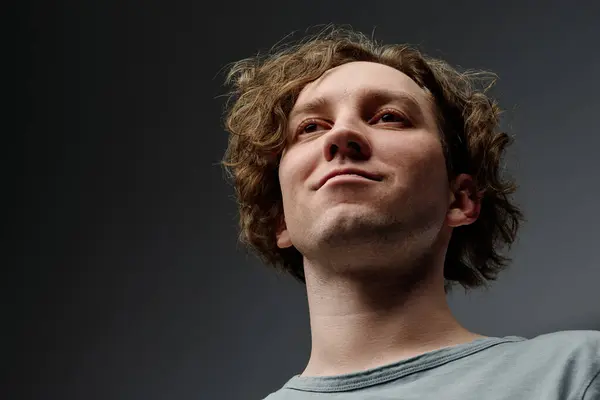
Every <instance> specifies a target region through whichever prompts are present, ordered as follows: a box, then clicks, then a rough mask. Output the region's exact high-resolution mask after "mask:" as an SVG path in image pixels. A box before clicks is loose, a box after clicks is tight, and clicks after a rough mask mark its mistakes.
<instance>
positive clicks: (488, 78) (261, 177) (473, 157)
mask: <svg viewBox="0 0 600 400" xmlns="http://www.w3.org/2000/svg"><path fill="white" fill-rule="evenodd" d="M353 61H369V62H375V63H380V64H384V65H387V66H390V67H393V68H396V69H397V70H399V71H401V72H403V73H404V74H406V75H408V76H409V77H410V78H411V79H413V80H414V81H415V82H416V83H417V84H418V85H419V86H420V87H421V88H423V89H424V90H426V91H428V92H429V93H430V95H431V96H432V98H433V100H434V103H435V109H436V119H437V122H438V127H439V129H440V136H441V142H442V146H443V149H444V155H445V159H446V167H447V172H448V179H449V180H451V179H453V178H454V177H456V176H457V175H458V174H461V173H467V174H470V175H471V176H473V178H474V180H475V184H476V188H477V191H478V192H481V193H483V197H482V206H481V212H480V216H479V218H478V219H477V220H476V221H475V222H474V223H472V224H471V225H467V226H461V227H458V228H454V230H453V233H452V237H451V240H450V243H449V245H448V251H447V254H446V259H445V262H444V278H445V288H446V291H448V290H449V289H450V288H451V287H452V286H453V285H454V284H455V283H459V284H461V285H462V286H463V287H464V288H465V289H468V288H474V287H478V286H487V285H488V283H489V281H491V280H495V279H496V278H497V275H498V273H499V272H500V271H501V270H503V269H504V268H505V267H506V266H507V265H508V263H509V261H510V258H508V257H507V256H506V255H503V254H501V249H502V248H503V247H510V245H511V244H512V243H513V242H514V240H515V239H516V234H517V230H518V228H519V225H520V223H521V222H522V220H523V215H522V212H521V210H520V209H519V207H518V206H517V205H515V204H514V202H513V201H512V200H511V199H510V198H509V196H510V195H511V194H513V193H514V192H515V190H516V185H515V183H514V182H513V181H511V180H508V179H506V178H503V177H501V172H502V171H501V167H500V163H501V159H502V156H503V153H504V150H505V148H506V147H507V146H508V145H509V144H510V143H511V141H512V139H511V138H510V137H509V136H508V135H507V134H506V133H504V132H499V116H500V113H501V110H500V109H499V107H498V105H497V103H496V101H495V100H493V99H492V98H490V97H489V96H488V94H487V92H488V89H489V88H490V87H491V86H492V85H493V83H494V82H495V75H494V74H490V73H486V72H473V71H466V72H459V71H458V70H457V69H455V68H453V67H452V66H450V65H449V64H448V63H447V62H445V61H443V60H439V59H435V58H431V57H428V56H425V55H424V54H422V53H421V52H420V51H419V50H417V49H416V48H414V47H411V46H408V45H398V44H393V45H383V44H380V43H378V42H377V41H375V40H373V39H371V38H369V37H367V36H366V35H364V34H362V33H360V32H356V31H353V30H351V29H347V28H336V27H331V26H330V27H329V28H328V29H326V30H324V31H321V32H319V33H318V34H316V35H311V36H306V37H305V38H304V39H302V40H300V41H299V42H296V43H288V44H284V45H280V46H278V47H277V48H273V49H271V51H269V52H268V53H267V54H264V55H260V54H259V55H257V56H255V57H252V58H247V59H244V60H241V61H238V62H235V63H233V64H232V65H231V66H230V69H229V72H228V74H227V78H226V84H227V85H229V86H230V87H231V88H232V90H231V92H230V93H229V101H228V102H227V106H226V117H225V128H226V130H227V131H228V132H229V134H230V136H229V143H228V147H227V150H226V152H225V156H224V158H223V162H222V164H223V166H224V167H225V169H226V171H227V172H228V174H229V177H230V178H231V179H232V183H233V186H234V188H235V193H236V197H237V202H238V206H239V224H240V241H241V242H242V243H244V244H246V245H247V246H248V247H249V248H250V249H251V250H253V251H254V252H255V253H256V254H257V255H258V256H259V257H260V258H261V259H262V260H263V261H264V262H266V263H267V264H270V265H272V266H274V267H276V268H279V269H282V270H284V271H286V272H288V273H290V274H291V275H293V276H294V277H296V278H297V279H299V280H300V281H304V269H303V257H302V255H301V254H300V252H299V251H298V250H296V249H295V248H294V247H290V248H285V249H281V248H279V247H278V246H277V244H276V228H277V226H278V222H279V221H280V220H281V218H282V215H283V204H282V196H281V189H280V185H279V178H278V165H279V160H280V157H281V154H282V151H283V150H284V148H285V146H286V135H285V133H284V132H285V131H286V124H287V118H288V114H289V112H290V110H291V109H292V107H293V105H294V103H295V101H296V99H297V97H298V95H299V93H300V91H301V90H302V89H303V88H304V86H305V85H306V84H307V83H309V82H312V81H314V80H316V79H317V78H319V77H320V76H321V75H322V74H323V73H324V72H325V71H327V70H329V69H331V68H334V67H336V66H339V65H341V64H345V63H349V62H353Z"/></svg>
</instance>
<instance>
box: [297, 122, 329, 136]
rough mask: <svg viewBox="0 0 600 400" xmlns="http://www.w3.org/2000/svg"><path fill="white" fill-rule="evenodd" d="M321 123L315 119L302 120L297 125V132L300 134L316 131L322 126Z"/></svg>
mask: <svg viewBox="0 0 600 400" xmlns="http://www.w3.org/2000/svg"><path fill="white" fill-rule="evenodd" d="M322 125H323V123H322V122H320V121H315V120H308V121H304V122H303V123H301V124H300V126H298V134H299V135H301V134H303V133H313V132H316V131H317V130H318V129H319V127H320V126H321V127H322Z"/></svg>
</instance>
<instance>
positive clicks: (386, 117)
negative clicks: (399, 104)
mask: <svg viewBox="0 0 600 400" xmlns="http://www.w3.org/2000/svg"><path fill="white" fill-rule="evenodd" d="M380 122H381V123H384V124H402V125H404V126H410V120H409V119H408V118H406V117H405V116H404V114H402V113H400V112H398V111H395V110H384V111H382V112H380V113H378V114H377V115H376V116H375V118H373V120H372V123H375V124H376V123H380Z"/></svg>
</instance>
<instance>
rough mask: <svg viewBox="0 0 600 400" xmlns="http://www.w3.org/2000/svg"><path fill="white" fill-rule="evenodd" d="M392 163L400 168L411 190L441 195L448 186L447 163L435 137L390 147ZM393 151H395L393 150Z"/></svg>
mask: <svg viewBox="0 0 600 400" xmlns="http://www.w3.org/2000/svg"><path fill="white" fill-rule="evenodd" d="M388 148H389V149H390V150H391V151H393V153H388V157H390V160H392V161H391V162H392V163H393V164H395V165H397V166H398V167H399V170H400V174H401V175H404V178H403V177H402V176H400V179H401V180H405V182H406V184H407V185H408V188H409V189H416V190H417V192H421V193H427V194H431V195H433V194H434V193H432V192H435V194H436V195H439V194H440V193H441V192H440V189H442V190H445V187H446V184H447V174H446V162H445V159H444V152H443V149H442V144H441V142H440V141H439V140H438V139H437V138H434V137H430V136H429V135H427V136H426V137H415V138H411V140H406V141H403V142H402V143H401V144H400V145H397V146H389V147H388ZM392 149H393V150H392Z"/></svg>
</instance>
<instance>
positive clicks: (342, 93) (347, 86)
mask: <svg viewBox="0 0 600 400" xmlns="http://www.w3.org/2000/svg"><path fill="white" fill-rule="evenodd" d="M377 92H388V93H390V92H391V93H404V94H406V95H408V96H410V97H412V98H414V99H415V100H416V101H417V102H418V103H419V105H420V106H421V107H423V108H424V107H425V106H426V105H427V103H428V102H429V95H428V94H427V92H426V91H425V90H423V89H422V88H421V87H420V86H419V85H417V83H416V82H415V81H413V80H412V79H411V78H410V77H409V76H408V75H406V74H404V73H403V72H401V71H399V70H397V69H395V68H392V67H389V66H387V65H383V64H379V63H374V62H366V61H355V62H350V63H347V64H343V65H340V66H338V67H335V68H332V69H330V70H328V71H326V72H325V73H324V74H323V75H322V76H321V77H319V78H318V79H317V80H315V81H313V82H311V83H309V84H307V85H306V86H305V87H304V88H303V90H302V91H301V92H300V94H299V96H298V99H297V100H296V103H295V105H294V108H298V107H300V106H302V105H303V104H305V103H307V102H310V101H311V100H312V99H314V98H322V99H325V100H330V101H334V102H336V103H337V102H341V101H344V100H352V99H353V98H359V97H361V96H363V95H368V94H372V93H377Z"/></svg>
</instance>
